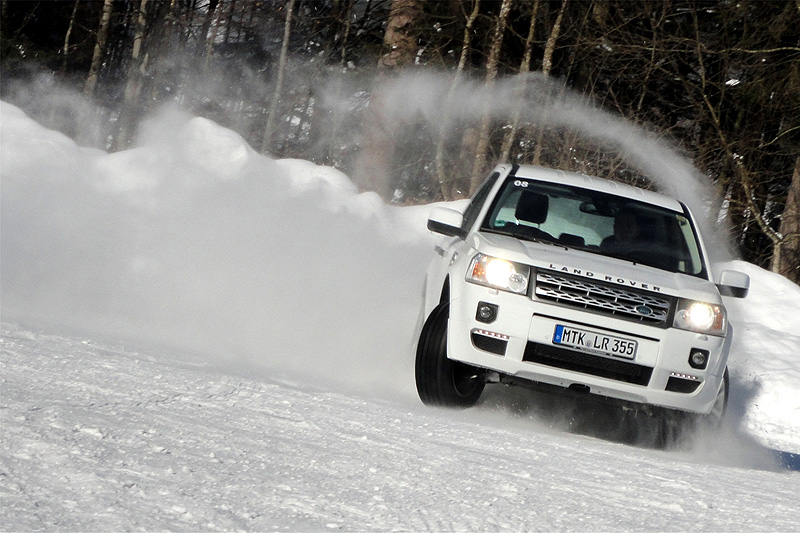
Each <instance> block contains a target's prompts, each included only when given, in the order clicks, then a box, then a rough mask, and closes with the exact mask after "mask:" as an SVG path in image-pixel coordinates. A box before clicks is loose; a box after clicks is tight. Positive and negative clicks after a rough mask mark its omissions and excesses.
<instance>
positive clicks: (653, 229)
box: [416, 165, 750, 418]
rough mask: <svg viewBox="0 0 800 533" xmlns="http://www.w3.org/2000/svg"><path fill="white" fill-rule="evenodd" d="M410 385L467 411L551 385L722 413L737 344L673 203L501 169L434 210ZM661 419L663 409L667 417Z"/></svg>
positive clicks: (732, 278) (685, 216) (578, 179)
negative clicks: (506, 392)
mask: <svg viewBox="0 0 800 533" xmlns="http://www.w3.org/2000/svg"><path fill="white" fill-rule="evenodd" d="M428 228H429V229H430V230H431V231H434V232H436V233H440V234H443V235H445V236H447V237H448V238H446V239H442V241H441V243H440V245H439V246H437V247H436V251H437V254H438V256H437V257H436V258H435V260H434V261H433V263H432V264H431V266H430V268H429V270H428V274H427V278H426V287H425V304H424V305H425V309H424V315H423V316H425V317H427V319H426V320H425V323H424V325H423V327H422V331H421V334H420V337H419V342H418V346H417V357H416V384H417V391H418V393H419V396H420V398H421V400H422V401H423V402H424V403H425V404H430V405H443V406H451V407H468V406H471V405H474V404H475V403H476V402H477V401H478V398H479V397H480V395H481V393H482V391H483V389H484V386H485V384H486V383H490V382H498V381H500V382H509V383H517V384H534V383H535V384H544V385H551V386H552V385H555V386H559V387H563V388H568V389H573V390H577V391H581V392H590V393H592V394H596V395H600V396H604V397H607V398H613V399H617V400H623V401H625V402H633V403H635V404H639V405H640V406H656V407H659V408H667V409H668V410H670V411H671V410H677V411H682V412H688V413H695V414H701V415H705V414H710V415H711V416H712V417H717V418H720V417H721V416H722V413H723V412H724V410H725V407H726V404H727V399H728V375H727V368H726V363H727V359H728V351H729V349H730V345H731V340H732V337H733V328H732V326H731V325H730V324H729V323H728V319H727V315H726V312H725V307H724V306H723V303H722V298H721V295H724V296H736V297H744V296H745V295H746V293H747V290H748V287H749V282H750V280H749V278H748V276H747V275H746V274H743V273H740V272H735V271H725V272H722V274H721V276H720V279H719V280H718V281H719V284H715V283H714V281H713V280H712V274H711V271H710V269H709V261H708V256H707V253H706V250H705V248H704V245H703V242H702V240H701V237H700V234H699V232H698V228H697V225H696V224H695V222H694V219H693V217H692V214H691V213H690V212H689V209H688V208H687V207H686V206H685V205H684V204H682V203H680V202H678V201H677V200H674V199H672V198H668V197H666V196H662V195H660V194H656V193H654V192H650V191H645V190H641V189H637V188H634V187H630V186H627V185H621V184H619V183H614V182H611V181H607V180H603V179H598V178H592V177H588V176H584V175H581V174H574V173H568V172H562V171H559V170H552V169H546V168H541V167H533V166H517V165H513V166H512V165H500V166H498V167H497V168H496V169H495V170H494V171H493V172H492V174H491V175H490V176H489V178H487V180H486V181H485V182H484V183H483V185H482V186H481V187H480V188H479V189H478V191H477V192H476V193H475V196H474V197H473V198H472V200H471V202H470V203H469V206H468V207H467V208H466V210H465V211H464V212H463V213H461V212H459V211H456V210H453V209H449V208H445V207H436V208H434V209H433V210H432V212H431V214H430V217H429V220H428ZM662 411H663V409H662Z"/></svg>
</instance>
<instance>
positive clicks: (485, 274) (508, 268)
mask: <svg viewBox="0 0 800 533" xmlns="http://www.w3.org/2000/svg"><path fill="white" fill-rule="evenodd" d="M530 274H531V269H530V267H528V266H525V265H520V264H519V263H513V262H511V261H506V260H505V259H498V258H496V257H490V256H488V255H483V254H478V255H476V256H475V257H474V258H473V259H472V262H471V263H470V264H469V270H467V281H470V282H472V283H477V284H478V285H484V286H486V287H491V288H493V289H500V290H503V291H509V292H514V293H517V294H525V293H527V292H528V279H529V278H530Z"/></svg>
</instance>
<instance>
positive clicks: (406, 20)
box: [378, 0, 422, 69]
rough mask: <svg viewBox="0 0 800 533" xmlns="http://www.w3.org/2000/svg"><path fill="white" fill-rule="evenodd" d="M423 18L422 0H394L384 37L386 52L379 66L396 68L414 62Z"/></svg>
mask: <svg viewBox="0 0 800 533" xmlns="http://www.w3.org/2000/svg"><path fill="white" fill-rule="evenodd" d="M421 18H422V3H421V2H420V0H392V7H391V11H390V12H389V20H388V21H387V23H386V33H385V34H384V38H383V43H384V49H385V50H386V52H385V53H384V54H383V56H381V59H380V61H379V62H378V66H380V67H382V68H390V69H394V68H402V67H405V66H407V65H410V64H412V63H413V62H414V57H415V56H416V53H417V48H418V47H417V32H418V31H419V27H418V24H419V21H420V19H421Z"/></svg>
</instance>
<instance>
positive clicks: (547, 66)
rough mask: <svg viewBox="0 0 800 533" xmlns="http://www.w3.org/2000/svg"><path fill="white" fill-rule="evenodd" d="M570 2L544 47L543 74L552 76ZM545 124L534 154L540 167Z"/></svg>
mask: <svg viewBox="0 0 800 533" xmlns="http://www.w3.org/2000/svg"><path fill="white" fill-rule="evenodd" d="M568 1H569V0H562V2H561V7H559V9H558V15H557V16H556V21H555V22H554V23H553V28H552V29H551V30H550V36H549V37H548V38H547V43H545V45H544V57H543V58H542V74H543V75H544V76H550V71H551V70H552V69H553V54H554V53H555V49H556V42H558V36H559V34H560V33H561V21H562V20H563V19H564V10H565V9H566V8H567V2H568ZM544 122H545V123H546V122H547V114H545V118H544ZM545 127H546V125H545V124H542V126H541V127H540V128H539V135H538V137H537V139H536V146H535V147H534V152H533V164H534V165H538V164H540V162H541V156H542V145H543V144H544V132H545Z"/></svg>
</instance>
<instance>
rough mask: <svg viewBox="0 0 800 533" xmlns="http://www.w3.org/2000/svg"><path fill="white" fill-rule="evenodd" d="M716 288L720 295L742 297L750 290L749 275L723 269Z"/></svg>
mask: <svg viewBox="0 0 800 533" xmlns="http://www.w3.org/2000/svg"><path fill="white" fill-rule="evenodd" d="M717 288H718V289H719V293H720V294H721V295H722V296H733V297H734V298H744V297H745V296H747V292H748V291H749V290H750V276H748V275H747V274H745V273H744V272H738V271H736V270H723V271H722V275H721V276H720V277H719V283H718V284H717Z"/></svg>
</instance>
